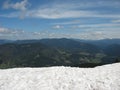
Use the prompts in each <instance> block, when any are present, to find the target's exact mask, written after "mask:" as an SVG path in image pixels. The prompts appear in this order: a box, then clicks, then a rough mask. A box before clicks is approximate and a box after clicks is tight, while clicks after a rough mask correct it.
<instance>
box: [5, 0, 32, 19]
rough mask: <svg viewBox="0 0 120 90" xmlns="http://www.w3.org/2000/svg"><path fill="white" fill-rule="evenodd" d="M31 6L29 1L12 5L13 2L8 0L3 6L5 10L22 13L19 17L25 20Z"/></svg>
mask: <svg viewBox="0 0 120 90" xmlns="http://www.w3.org/2000/svg"><path fill="white" fill-rule="evenodd" d="M29 5H30V4H29V3H28V0H22V1H21V2H16V3H11V2H9V1H8V0H7V1H5V2H4V4H3V9H15V10H19V11H20V12H21V13H20V15H19V16H20V18H24V15H25V14H26V11H27V7H28V6H29ZM11 15H13V14H12V13H11V14H10V16H11ZM8 16H9V15H8ZM14 16H15V15H14Z"/></svg>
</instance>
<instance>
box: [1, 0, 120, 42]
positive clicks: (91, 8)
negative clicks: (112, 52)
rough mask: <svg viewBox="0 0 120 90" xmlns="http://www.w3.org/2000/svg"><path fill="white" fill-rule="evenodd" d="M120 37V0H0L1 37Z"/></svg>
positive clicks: (96, 38)
mask: <svg viewBox="0 0 120 90" xmlns="http://www.w3.org/2000/svg"><path fill="white" fill-rule="evenodd" d="M42 38H76V39H92V40H98V39H108V38H109V39H114V38H120V0H0V39H10V40H16V39H18V40H22V39H42Z"/></svg>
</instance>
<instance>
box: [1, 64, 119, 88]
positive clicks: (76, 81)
mask: <svg viewBox="0 0 120 90" xmlns="http://www.w3.org/2000/svg"><path fill="white" fill-rule="evenodd" d="M0 90H120V63H116V64H111V65H105V66H100V67H96V68H73V67H45V68H14V69H6V70H2V69H1V70H0Z"/></svg>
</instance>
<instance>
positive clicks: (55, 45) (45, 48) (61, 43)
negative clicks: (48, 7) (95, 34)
mask: <svg viewBox="0 0 120 90" xmlns="http://www.w3.org/2000/svg"><path fill="white" fill-rule="evenodd" d="M3 41H4V40H3ZM110 41H111V40H110ZM110 41H109V40H108V41H107V40H103V41H101V40H100V41H94V42H93V41H83V40H82V41H81V40H74V39H66V38H61V39H40V40H16V41H9V40H8V42H7V41H5V43H3V42H2V43H1V45H0V68H7V67H44V66H61V65H64V66H76V67H94V66H97V65H103V64H107V63H113V62H119V61H120V60H119V58H120V44H119V42H118V41H119V40H115V41H114V40H112V41H111V43H110ZM92 42H93V43H92ZM98 42H99V43H100V44H99V43H98ZM108 42H109V43H108ZM103 43H106V44H105V46H104V44H103ZM97 44H98V45H97ZM102 45H103V46H102Z"/></svg>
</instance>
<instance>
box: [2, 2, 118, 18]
mask: <svg viewBox="0 0 120 90" xmlns="http://www.w3.org/2000/svg"><path fill="white" fill-rule="evenodd" d="M110 2H111V1H110ZM96 3H97V4H98V6H105V5H106V3H103V2H99V3H98V2H95V3H94V5H93V4H92V3H91V2H88V3H86V2H84V3H83V2H82V3H55V4H50V5H49V4H46V5H42V6H40V7H39V8H36V9H32V10H26V9H27V5H28V1H27V0H23V1H21V2H17V3H15V4H13V3H8V2H6V3H5V4H4V5H3V6H4V8H6V9H7V8H13V9H16V10H21V11H22V14H21V17H24V16H25V17H29V18H31V17H32V18H46V19H61V18H80V17H99V18H120V14H110V13H101V12H100V11H97V10H96V11H92V10H89V7H98V6H97V5H96ZM101 3H102V4H103V5H102V4H101ZM107 4H108V3H107ZM110 5H111V4H110ZM112 5H116V3H114V2H113V4H112ZM108 6H109V4H108ZM25 10H26V11H25ZM24 11H25V12H24ZM13 13H14V14H13ZM13 13H10V14H9V15H5V14H4V15H0V16H3V17H18V16H19V13H18V12H13Z"/></svg>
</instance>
